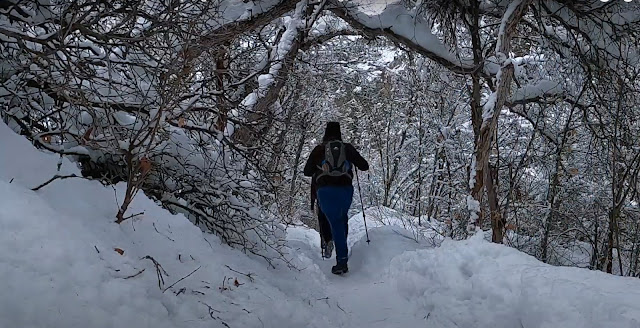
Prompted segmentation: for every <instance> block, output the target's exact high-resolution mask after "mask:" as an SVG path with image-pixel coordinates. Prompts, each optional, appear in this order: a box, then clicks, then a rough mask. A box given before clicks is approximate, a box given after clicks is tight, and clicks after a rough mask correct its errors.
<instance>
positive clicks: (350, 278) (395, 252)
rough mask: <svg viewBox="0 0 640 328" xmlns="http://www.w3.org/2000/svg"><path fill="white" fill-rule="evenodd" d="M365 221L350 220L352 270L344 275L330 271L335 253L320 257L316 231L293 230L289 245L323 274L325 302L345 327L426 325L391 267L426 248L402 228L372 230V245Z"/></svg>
mask: <svg viewBox="0 0 640 328" xmlns="http://www.w3.org/2000/svg"><path fill="white" fill-rule="evenodd" d="M361 220H362V216H361V215H357V216H356V217H354V218H352V219H351V220H350V234H349V240H348V243H349V252H350V259H349V272H348V273H347V274H344V275H341V276H337V275H334V274H332V273H331V266H333V265H334V264H335V252H334V253H333V256H332V258H331V259H323V258H322V257H321V255H320V248H319V244H320V241H319V236H317V235H318V234H317V233H314V232H313V231H312V232H310V231H309V230H308V229H305V228H294V229H292V230H290V232H289V243H290V245H291V246H292V247H293V248H295V249H296V250H297V251H298V252H300V253H302V254H304V255H306V256H307V257H309V258H310V259H311V260H312V261H313V262H314V263H315V264H316V265H317V266H318V268H319V271H320V272H322V273H324V275H325V279H323V280H326V284H325V288H326V289H325V293H326V299H324V300H323V301H325V304H326V305H327V306H328V307H329V311H333V312H334V315H335V317H337V318H339V320H337V321H338V322H339V323H340V325H341V326H342V327H374V328H375V327H418V326H422V325H424V322H425V319H426V314H425V315H422V314H420V313H416V312H415V310H414V306H412V305H411V303H410V301H409V300H408V299H407V298H405V297H403V296H401V295H400V293H399V291H398V288H397V286H396V284H395V282H394V279H393V277H392V276H391V275H390V270H389V269H390V265H391V262H392V260H393V259H394V258H396V257H397V256H399V255H401V254H403V253H404V252H405V251H415V250H416V249H420V248H425V247H427V245H425V244H422V243H418V242H416V241H415V240H413V239H412V236H410V235H408V233H407V231H406V230H403V229H402V228H399V227H397V226H382V227H374V228H372V229H371V230H370V231H369V236H370V240H371V243H370V244H367V242H366V237H365V234H364V231H363V227H362V224H361V223H360V222H361ZM329 316H331V315H329Z"/></svg>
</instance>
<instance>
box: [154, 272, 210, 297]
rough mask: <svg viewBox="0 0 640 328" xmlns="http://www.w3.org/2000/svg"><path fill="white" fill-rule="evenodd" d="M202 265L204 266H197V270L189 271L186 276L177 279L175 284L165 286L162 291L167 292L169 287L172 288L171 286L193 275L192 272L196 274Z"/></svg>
mask: <svg viewBox="0 0 640 328" xmlns="http://www.w3.org/2000/svg"><path fill="white" fill-rule="evenodd" d="M201 267H202V266H199V267H197V268H196V269H195V270H193V271H191V273H189V274H188V275H186V276H184V277H182V278H180V279H179V280H178V281H176V282H174V283H173V284H171V286H169V287H167V288H165V289H164V290H163V291H162V292H163V293H164V292H166V291H167V290H168V289H169V288H171V287H173V286H175V285H176V284H177V283H179V282H181V281H183V280H185V279H187V278H188V277H189V276H191V275H192V274H194V273H195V272H196V271H198V270H200V268H201Z"/></svg>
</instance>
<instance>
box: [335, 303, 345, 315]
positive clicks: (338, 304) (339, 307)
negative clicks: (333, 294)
mask: <svg viewBox="0 0 640 328" xmlns="http://www.w3.org/2000/svg"><path fill="white" fill-rule="evenodd" d="M336 305H337V306H338V309H340V310H342V312H344V313H345V314H346V313H347V311H345V310H344V309H343V308H342V307H341V306H340V303H338V302H336Z"/></svg>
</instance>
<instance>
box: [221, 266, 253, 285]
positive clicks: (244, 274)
mask: <svg viewBox="0 0 640 328" xmlns="http://www.w3.org/2000/svg"><path fill="white" fill-rule="evenodd" d="M224 266H226V267H227V269H229V270H231V271H233V272H235V273H237V274H241V275H243V276H245V277H247V278H249V281H251V282H253V281H254V279H253V277H252V276H253V273H251V272H249V273H243V272H240V271H236V270H234V269H232V268H231V267H230V266H228V265H226V264H225V265H224Z"/></svg>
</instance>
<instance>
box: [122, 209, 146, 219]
mask: <svg viewBox="0 0 640 328" xmlns="http://www.w3.org/2000/svg"><path fill="white" fill-rule="evenodd" d="M143 214H144V211H142V212H140V213H137V214H131V215H129V216H127V217H126V218H124V219H123V220H122V221H124V220H128V219H131V218H134V217H136V216H140V215H143Z"/></svg>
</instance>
